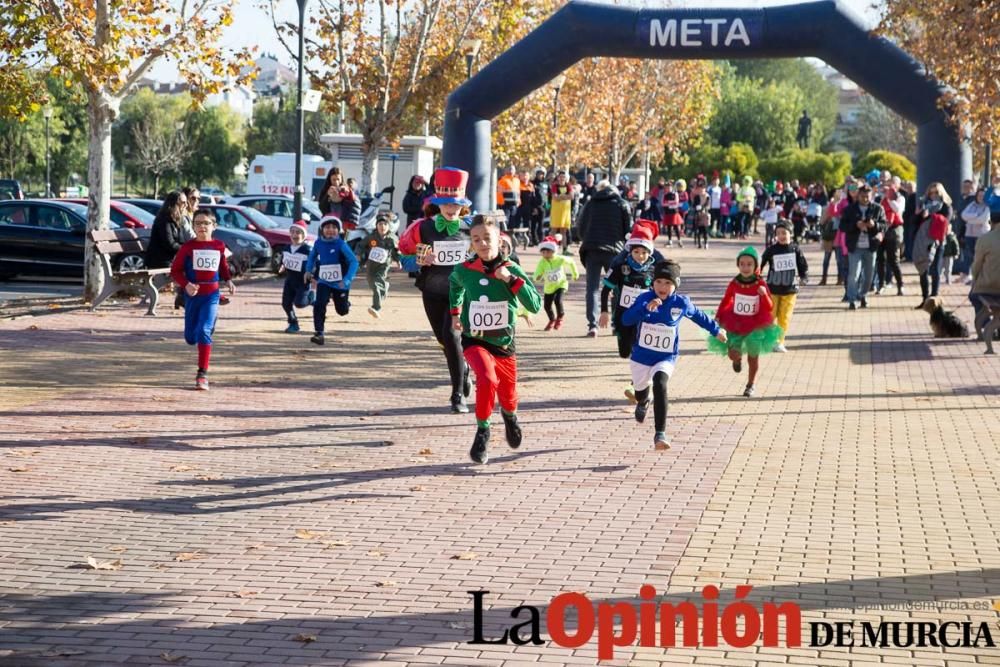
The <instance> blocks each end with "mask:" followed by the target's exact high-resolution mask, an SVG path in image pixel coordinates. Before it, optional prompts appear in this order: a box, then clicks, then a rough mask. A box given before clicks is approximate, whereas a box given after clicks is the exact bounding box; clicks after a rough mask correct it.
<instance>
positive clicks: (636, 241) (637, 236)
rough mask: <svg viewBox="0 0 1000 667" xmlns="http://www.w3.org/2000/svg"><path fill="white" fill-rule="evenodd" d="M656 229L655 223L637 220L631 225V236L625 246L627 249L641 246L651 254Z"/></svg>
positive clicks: (653, 247)
mask: <svg viewBox="0 0 1000 667" xmlns="http://www.w3.org/2000/svg"><path fill="white" fill-rule="evenodd" d="M656 227H657V225H656V223H655V222H653V221H651V220H637V221H636V223H635V224H634V225H632V235H631V236H629V237H628V241H626V243H625V245H626V246H628V247H629V248H634V247H635V246H641V247H643V248H645V249H646V250H648V251H649V252H653V250H654V249H655V248H656V246H655V245H653V239H655V238H656V231H657V230H656Z"/></svg>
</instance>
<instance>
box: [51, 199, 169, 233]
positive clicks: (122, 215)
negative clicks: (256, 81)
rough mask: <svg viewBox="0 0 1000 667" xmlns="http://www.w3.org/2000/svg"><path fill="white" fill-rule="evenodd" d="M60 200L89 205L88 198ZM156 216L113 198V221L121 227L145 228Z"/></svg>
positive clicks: (151, 223) (151, 224) (150, 225)
mask: <svg viewBox="0 0 1000 667" xmlns="http://www.w3.org/2000/svg"><path fill="white" fill-rule="evenodd" d="M59 201H68V202H70V203H71V204H81V205H83V206H84V207H86V206H87V200H86V199H60V200H59ZM157 210H159V209H157ZM155 218H156V215H155V214H153V213H150V212H149V211H147V210H145V209H142V208H139V207H138V206H136V205H135V204H130V203H128V202H126V201H119V200H117V199H112V200H111V222H113V223H115V224H116V225H118V226H119V227H128V228H129V229H145V228H147V227H152V226H153V220H154V219H155Z"/></svg>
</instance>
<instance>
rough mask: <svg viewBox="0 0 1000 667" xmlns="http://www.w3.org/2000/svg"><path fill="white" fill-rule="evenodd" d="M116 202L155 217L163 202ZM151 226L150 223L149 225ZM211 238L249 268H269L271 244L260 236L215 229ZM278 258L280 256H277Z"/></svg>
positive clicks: (135, 199) (121, 200) (134, 199)
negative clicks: (244, 262)
mask: <svg viewBox="0 0 1000 667" xmlns="http://www.w3.org/2000/svg"><path fill="white" fill-rule="evenodd" d="M115 201H118V202H126V203H129V204H132V205H133V206H136V207H138V208H141V209H142V210H144V211H146V212H147V213H150V214H151V215H153V217H154V218H155V217H156V214H157V213H159V212H160V207H161V206H163V202H162V201H160V200H159V199H140V198H132V199H116V200H115ZM150 224H152V223H150ZM212 238H214V239H219V240H220V241H222V242H223V243H225V244H226V248H228V249H229V252H230V253H231V254H233V255H236V256H237V257H242V256H244V255H245V256H246V259H247V262H248V263H249V268H253V269H259V268H264V267H268V268H270V266H271V244H270V243H268V242H267V239H265V238H264V237H263V236H261V235H260V234H256V233H254V232H251V231H249V230H244V229H236V228H228V227H221V226H220V227H216V229H215V231H214V232H213V233H212ZM279 257H280V255H279Z"/></svg>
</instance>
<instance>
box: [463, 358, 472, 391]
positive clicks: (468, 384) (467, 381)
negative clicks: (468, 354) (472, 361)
mask: <svg viewBox="0 0 1000 667" xmlns="http://www.w3.org/2000/svg"><path fill="white" fill-rule="evenodd" d="M471 374H472V371H471V369H470V368H469V367H468V366H466V367H465V372H464V373H463V374H462V395H463V396H465V397H466V398H468V397H469V394H471V393H472V378H471V377H469V376H470V375H471Z"/></svg>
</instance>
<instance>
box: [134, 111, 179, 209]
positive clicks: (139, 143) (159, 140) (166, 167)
mask: <svg viewBox="0 0 1000 667" xmlns="http://www.w3.org/2000/svg"><path fill="white" fill-rule="evenodd" d="M132 140H133V141H134V143H135V157H134V162H135V164H136V165H138V166H139V167H141V168H143V169H145V170H146V171H147V172H149V173H150V174H152V176H153V197H159V196H160V178H161V177H162V176H163V174H165V173H167V172H169V171H177V170H179V169H180V166H181V165H182V164H184V161H185V160H186V159H187V158H188V157H189V156H190V155H191V147H190V145H189V144H188V142H187V141H185V140H184V136H183V134H182V133H181V132H170V131H166V132H164V131H163V130H162V129H159V128H157V127H156V126H155V124H154V123H152V122H151V121H150V120H148V119H146V120H143V121H142V122H140V123H137V124H136V125H135V126H133V127H132Z"/></svg>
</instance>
